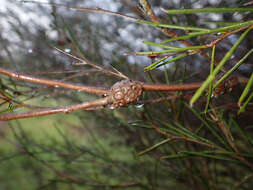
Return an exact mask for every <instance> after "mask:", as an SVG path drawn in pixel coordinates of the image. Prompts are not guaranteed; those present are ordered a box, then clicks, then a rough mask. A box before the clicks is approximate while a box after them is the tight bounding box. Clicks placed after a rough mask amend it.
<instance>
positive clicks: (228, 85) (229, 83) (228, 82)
mask: <svg viewBox="0 0 253 190" xmlns="http://www.w3.org/2000/svg"><path fill="white" fill-rule="evenodd" d="M219 78H220V77H218V78H217V79H216V81H218V79H219ZM238 84H239V81H238V79H237V77H236V76H231V77H229V78H227V79H225V80H224V81H223V82H222V83H221V84H220V85H219V86H217V87H216V88H215V89H214V92H213V95H214V97H218V96H220V95H222V94H226V93H229V92H231V91H232V90H233V89H234V88H235V87H236V86H237V85H238Z"/></svg>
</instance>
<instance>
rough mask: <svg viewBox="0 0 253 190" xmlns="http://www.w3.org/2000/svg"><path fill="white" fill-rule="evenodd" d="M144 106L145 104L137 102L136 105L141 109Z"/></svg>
mask: <svg viewBox="0 0 253 190" xmlns="http://www.w3.org/2000/svg"><path fill="white" fill-rule="evenodd" d="M143 106H144V104H137V105H135V107H136V108H139V109H140V108H142V107H143Z"/></svg>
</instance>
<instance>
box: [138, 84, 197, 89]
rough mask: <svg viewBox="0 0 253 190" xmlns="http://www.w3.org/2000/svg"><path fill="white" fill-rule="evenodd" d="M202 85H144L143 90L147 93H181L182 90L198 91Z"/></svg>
mask: <svg viewBox="0 0 253 190" xmlns="http://www.w3.org/2000/svg"><path fill="white" fill-rule="evenodd" d="M201 84H202V83H191V84H172V85H167V84H148V83H143V84H142V88H143V90H145V91H180V90H197V89H198V88H199V87H200V86H201Z"/></svg>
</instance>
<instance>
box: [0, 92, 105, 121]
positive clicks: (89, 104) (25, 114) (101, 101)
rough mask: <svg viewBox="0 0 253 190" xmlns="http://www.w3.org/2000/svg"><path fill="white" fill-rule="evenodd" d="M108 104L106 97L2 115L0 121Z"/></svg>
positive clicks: (69, 111) (68, 111)
mask: <svg viewBox="0 0 253 190" xmlns="http://www.w3.org/2000/svg"><path fill="white" fill-rule="evenodd" d="M107 104H108V98H107V97H106V98H101V99H98V100H94V101H91V102H84V103H82V104H76V105H70V106H63V107H56V108H48V109H41V110H37V111H33V112H23V113H7V114H0V121H8V120H13V119H21V118H30V117H38V116H45V115H52V114H56V113H71V112H73V111H77V110H84V109H87V108H92V107H97V106H104V105H107Z"/></svg>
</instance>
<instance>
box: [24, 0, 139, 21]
mask: <svg viewBox="0 0 253 190" xmlns="http://www.w3.org/2000/svg"><path fill="white" fill-rule="evenodd" d="M22 2H23V3H37V4H46V5H52V6H57V7H65V8H67V9H74V10H77V11H85V12H91V13H103V14H108V15H114V16H118V17H122V18H125V19H128V20H131V21H134V22H140V21H142V20H141V19H138V18H135V17H132V16H127V15H123V14H121V13H118V12H113V11H108V10H105V9H101V8H95V9H92V8H79V7H72V6H67V5H64V4H59V3H44V2H37V1H22Z"/></svg>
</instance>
